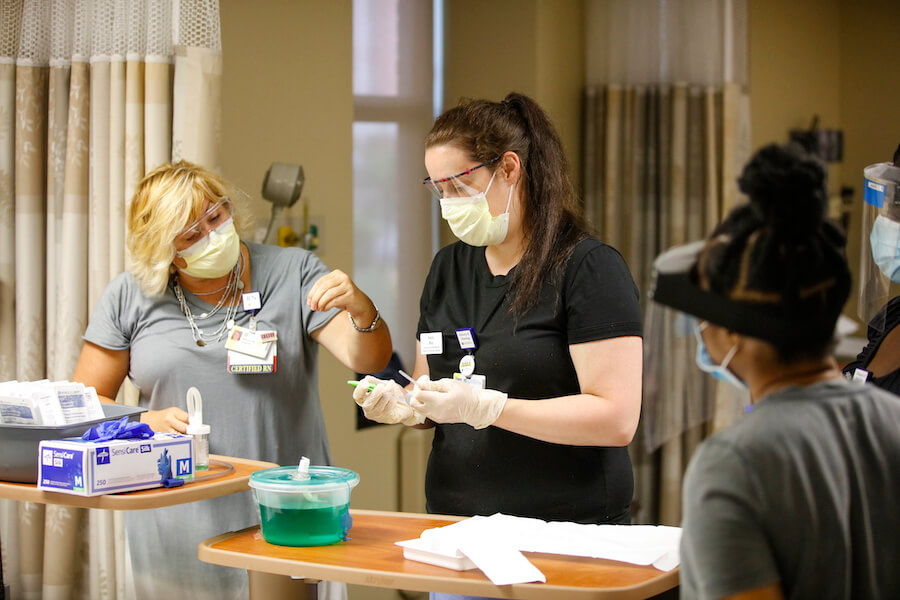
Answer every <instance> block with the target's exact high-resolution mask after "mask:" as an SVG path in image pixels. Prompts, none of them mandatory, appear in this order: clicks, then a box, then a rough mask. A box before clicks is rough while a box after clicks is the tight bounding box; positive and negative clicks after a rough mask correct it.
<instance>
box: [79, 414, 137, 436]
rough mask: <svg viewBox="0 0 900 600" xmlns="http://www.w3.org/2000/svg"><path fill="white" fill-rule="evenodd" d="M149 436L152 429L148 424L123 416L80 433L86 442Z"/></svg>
mask: <svg viewBox="0 0 900 600" xmlns="http://www.w3.org/2000/svg"><path fill="white" fill-rule="evenodd" d="M151 437H153V430H152V429H150V426H149V425H147V424H146V423H139V422H137V421H129V420H128V417H127V416H125V417H122V418H121V419H119V420H117V421H104V422H102V423H100V424H99V425H97V426H96V427H91V428H90V429H88V430H87V431H85V432H84V433H83V434H82V436H81V439H83V440H85V441H88V442H107V441H109V440H125V439H130V438H141V439H145V438H151Z"/></svg>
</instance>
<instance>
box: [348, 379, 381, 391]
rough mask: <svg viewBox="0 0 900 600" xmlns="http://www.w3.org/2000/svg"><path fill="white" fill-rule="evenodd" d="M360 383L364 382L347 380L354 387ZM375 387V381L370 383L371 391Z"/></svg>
mask: <svg viewBox="0 0 900 600" xmlns="http://www.w3.org/2000/svg"><path fill="white" fill-rule="evenodd" d="M360 383H362V382H361V381H353V380H352V379H351V380H350V381H348V382H347V384H348V385H352V386H353V387H356V386H358V385H359V384H360ZM374 389H375V384H374V383H370V384H369V391H370V392H371V391H372V390H374Z"/></svg>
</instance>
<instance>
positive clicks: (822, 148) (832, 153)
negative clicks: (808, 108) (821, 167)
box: [788, 115, 844, 162]
mask: <svg viewBox="0 0 900 600" xmlns="http://www.w3.org/2000/svg"><path fill="white" fill-rule="evenodd" d="M788 137H789V138H790V140H791V141H792V142H796V143H798V144H800V145H801V146H802V147H803V149H804V150H806V151H807V152H809V153H810V154H814V155H816V156H818V157H819V158H821V159H822V160H824V161H825V162H841V160H843V158H844V132H843V130H841V129H826V128H820V127H819V115H813V119H812V123H810V126H809V129H791V130H790V131H789V132H788Z"/></svg>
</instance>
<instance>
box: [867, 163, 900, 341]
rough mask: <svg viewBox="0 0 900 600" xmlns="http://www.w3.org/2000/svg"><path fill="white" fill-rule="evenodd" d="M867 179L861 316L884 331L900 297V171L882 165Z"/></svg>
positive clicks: (872, 169) (869, 172)
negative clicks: (890, 305) (887, 312)
mask: <svg viewBox="0 0 900 600" xmlns="http://www.w3.org/2000/svg"><path fill="white" fill-rule="evenodd" d="M863 176H864V180H865V183H864V185H865V187H864V188H863V200H865V202H863V214H862V248H861V253H860V269H859V309H858V313H859V317H860V318H861V319H862V320H863V321H864V322H865V323H868V324H869V327H872V328H874V329H876V330H878V331H884V327H885V309H886V306H887V302H888V300H890V299H891V298H893V297H894V296H897V295H898V293H900V168H898V167H895V166H894V165H892V164H891V163H878V164H874V165H869V166H868V167H866V168H865V169H864V170H863Z"/></svg>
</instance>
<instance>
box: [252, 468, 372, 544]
mask: <svg viewBox="0 0 900 600" xmlns="http://www.w3.org/2000/svg"><path fill="white" fill-rule="evenodd" d="M358 483H359V475H357V474H356V473H355V472H353V471H351V470H349V469H341V468H339V467H315V466H314V467H309V479H303V478H301V477H300V476H298V472H297V467H275V468H272V469H264V470H262V471H257V472H255V473H253V474H252V475H251V476H250V483H249V485H250V487H251V488H253V495H254V497H255V498H256V503H257V506H258V508H259V523H260V526H261V527H262V534H263V538H265V540H266V541H267V542H269V543H270V544H277V545H279V546H327V545H329V544H334V543H336V542H340V541H341V540H343V539H344V538H345V537H346V535H347V532H348V531H349V530H350V527H351V524H352V520H351V518H350V490H352V489H353V488H354V487H356V484H358Z"/></svg>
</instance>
